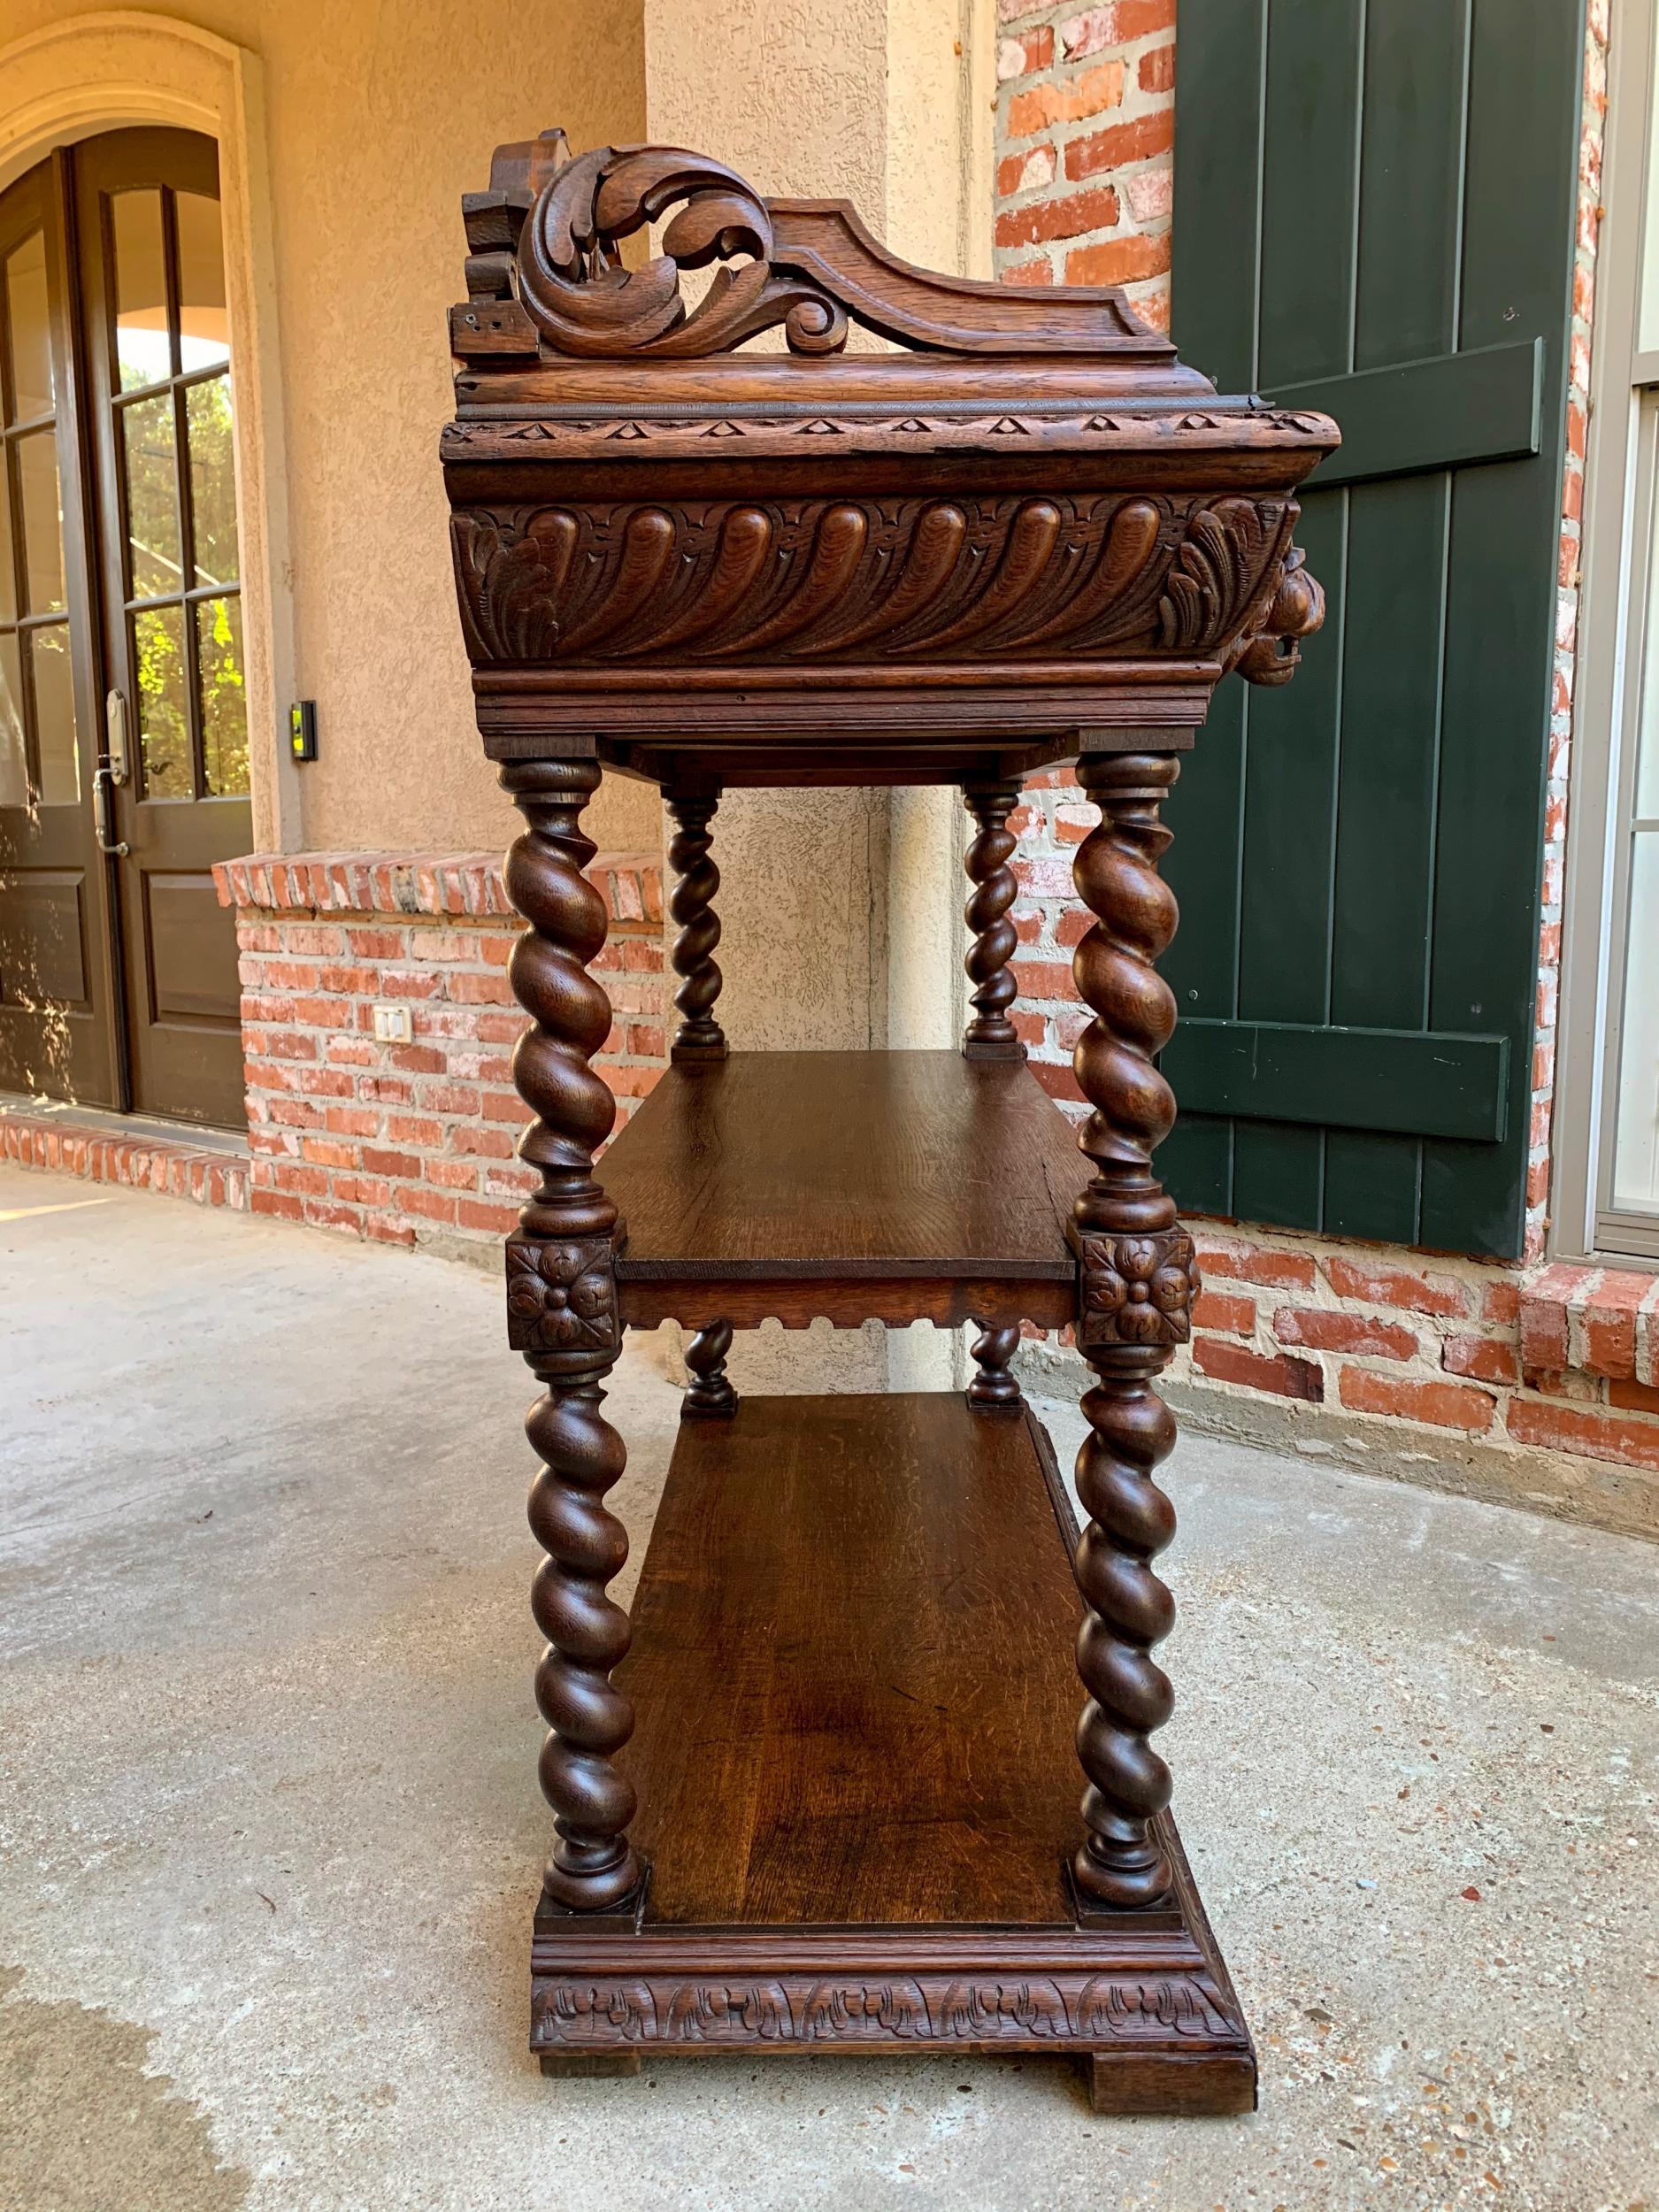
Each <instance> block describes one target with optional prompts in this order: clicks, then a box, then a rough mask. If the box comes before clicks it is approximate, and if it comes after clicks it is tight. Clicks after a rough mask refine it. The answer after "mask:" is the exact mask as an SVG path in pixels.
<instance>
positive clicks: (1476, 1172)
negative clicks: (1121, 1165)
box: [1159, 0, 1584, 1257]
mask: <svg viewBox="0 0 1659 2212" xmlns="http://www.w3.org/2000/svg"><path fill="white" fill-rule="evenodd" d="M1583 36H1584V22H1583V9H1582V6H1581V5H1580V4H1577V0H1505V4H1504V5H1502V6H1486V5H1476V4H1475V0H1389V4H1388V5H1387V6H1386V7H1379V6H1375V5H1372V6H1369V7H1368V6H1367V5H1366V4H1365V0H1181V23H1180V70H1179V88H1178V93H1177V100H1178V109H1177V127H1176V170H1175V219H1174V239H1175V267H1174V296H1173V324H1172V326H1173V331H1174V334H1175V336H1176V338H1177V340H1178V341H1179V344H1180V347H1181V349H1182V352H1183V354H1184V355H1185V357H1186V358H1187V359H1188V360H1189V361H1191V362H1192V363H1193V364H1194V365H1195V366H1196V367H1198V368H1201V369H1203V370H1204V371H1206V372H1207V373H1210V375H1213V376H1214V377H1216V378H1217V380H1218V381H1219V382H1220V384H1221V386H1222V388H1223V389H1224V390H1226V391H1250V390H1259V391H1261V392H1263V393H1264V394H1265V395H1266V396H1268V397H1270V398H1271V399H1272V400H1274V401H1275V402H1276V403H1279V404H1280V405H1287V406H1292V407H1294V406H1299V405H1302V406H1308V407H1314V408H1319V409H1322V410H1325V411H1327V412H1329V413H1330V414H1332V415H1333V416H1335V418H1336V419H1337V421H1338V422H1339V423H1340V426H1341V429H1342V434H1343V441H1344V442H1343V448H1342V450H1341V452H1340V454H1339V455H1338V456H1337V457H1335V459H1334V461H1333V462H1331V463H1327V464H1326V465H1325V466H1324V467H1323V468H1321V469H1320V470H1319V471H1318V472H1317V473H1316V475H1315V476H1314V477H1313V479H1312V480H1311V482H1310V485H1309V486H1308V488H1307V490H1306V491H1305V493H1304V495H1303V518H1302V528H1301V530H1300V532H1299V536H1300V539H1301V541H1302V544H1303V545H1304V546H1305V547H1306V549H1307V553H1308V559H1309V564H1310V567H1311V568H1312V570H1313V572H1314V574H1315V575H1316V576H1317V577H1318V578H1319V579H1320V580H1321V582H1322V583H1323V584H1324V585H1325V589H1326V592H1327V594H1328V597H1329V615H1328V618H1327V620H1326V622H1325V629H1324V631H1323V633H1322V634H1321V635H1320V636H1319V637H1317V638H1316V639H1314V640H1312V641H1310V644H1309V645H1308V646H1307V647H1306V648H1305V649H1304V655H1303V659H1304V666H1303V669H1302V674H1301V676H1300V678H1299V680H1298V681H1297V682H1296V683H1295V684H1294V685H1292V686H1289V687H1286V689H1285V690H1283V691H1276V692H1274V691H1265V692H1254V693H1251V694H1248V695H1247V694H1246V691H1245V687H1243V685H1241V684H1236V683H1235V684H1230V685H1228V686H1225V687H1224V688H1223V690H1222V691H1220V692H1218V693H1217V698H1216V703H1215V706H1214V708H1213V710H1212V711H1211V714H1210V722H1209V725H1208V726H1207V727H1206V729H1205V731H1204V733H1203V734H1202V738H1201V740H1200V747H1201V757H1200V762H1199V765H1198V767H1197V769H1196V770H1195V771H1194V773H1193V774H1192V775H1191V776H1190V777H1189V778H1187V779H1186V780H1184V782H1183V784H1182V786H1181V787H1180V789H1179V792H1178V794H1177V795H1176V799H1175V802H1174V803H1173V804H1172V805H1171V809H1170V816H1171V824H1172V826H1173V827H1174V829H1175V832H1176V841H1175V845H1174V849H1173V850H1172V852H1171V858H1170V862H1169V865H1168V873H1169V875H1170V878H1171V881H1172V882H1173V883H1174V885H1175V886H1176V888H1177V891H1178V895H1179V898H1180V902H1181V908H1182V922H1181V929H1180V933H1179V936H1178V937H1177V939H1176V941H1175V944H1174V947H1173V949H1172V950H1171V955H1170V956H1169V958H1168V959H1167V961H1166V962H1165V963H1164V970H1165V973H1166V974H1167V975H1168V977H1169V979H1170V982H1171V985H1172V986H1173V987H1174V988H1175V990H1176V993H1177V995H1178V997H1179V1002H1180V1007H1181V1013H1182V1017H1183V1027H1182V1029H1181V1031H1180V1032H1179V1033H1178V1036H1177V1039H1176V1041H1175V1043H1174V1044H1173V1045H1172V1046H1171V1051H1170V1055H1169V1073H1170V1077H1171V1081H1172V1082H1173V1083H1174V1085H1175V1087H1176V1090H1177V1092H1178V1094H1179V1096H1180V1098H1181V1100H1182V1118H1181V1122H1180V1125H1179V1126H1178V1128H1177V1130H1176V1131H1175V1133H1174V1134H1173V1135H1172V1136H1171V1139H1170V1141H1169V1143H1168V1145H1167V1147H1166V1148H1164V1150H1163V1151H1161V1152H1160V1154H1159V1165H1160V1171H1161V1172H1162V1173H1163V1174H1164V1176H1165V1178H1166V1179H1167V1180H1168V1181H1169V1183H1170V1184H1171V1187H1172V1188H1173V1189H1174V1190H1175V1192H1176V1193H1177V1194H1178V1196H1179V1200H1180V1202H1181V1203H1182V1204H1183V1206H1185V1207H1187V1208H1189V1209H1191V1210H1195V1211H1202V1212H1207V1213H1218V1214H1223V1215H1232V1216H1234V1217H1237V1218H1240V1219H1244V1220H1252V1221H1261V1222H1267V1223H1274V1224H1279V1225H1284V1226H1286V1227H1293V1228H1303V1229H1311V1230H1317V1231H1323V1232H1325V1233H1328V1234H1333V1235H1343V1236H1355V1237H1361V1238H1375V1239H1379V1240H1388V1241H1393V1240H1398V1241H1401V1242H1403V1243H1409V1244H1421V1245H1427V1246H1432V1247H1436V1248H1441V1249H1445V1250H1452V1251H1462V1252H1469V1253H1478V1254H1488V1255H1494V1256H1502V1257H1514V1256H1517V1255H1518V1253H1519V1252H1520V1250H1521V1248H1522V1240H1523V1235H1524V1229H1525V1210H1526V1179H1527V1167H1528V1153H1529V1149H1530V1146H1531V1119H1532V1036H1533V1020H1534V1005H1535V1000H1536V995H1537V987H1538V985H1537V977H1538V939H1539V921H1540V877H1541V872H1542V851H1543V822H1544V796H1545V776H1546V764H1547V758H1548V726H1549V715H1550V708H1551V676H1552V662H1553V654H1554V649H1555V607H1556V562H1557V546H1558V541H1559V535H1560V514H1561V483H1562V464H1563V441H1564V417H1565V384H1566V378H1565V365H1566V348H1567V331H1568V318H1569V309H1570V296H1571V275H1572V257H1573V247H1574V218H1575V197H1576V189H1577V174H1578V104H1579V88H1580V84H1581V81H1582V78H1583Z"/></svg>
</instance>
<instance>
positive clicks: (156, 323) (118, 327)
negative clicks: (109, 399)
mask: <svg viewBox="0 0 1659 2212" xmlns="http://www.w3.org/2000/svg"><path fill="white" fill-rule="evenodd" d="M110 230H111V237H112V239H113V241H114V245H115V359H116V365H117V367H118V369H119V372H120V380H121V389H122V390H123V391H124V392H131V391H134V390H136V389H137V388H138V387H139V386H140V385H141V384H157V383H159V382H160V381H161V380H162V378H163V377H165V376H171V375H172V373H173V345H172V341H171V340H170V338H169V336H168V334H167V276H166V258H165V248H164V246H163V243H162V230H161V195H160V193H159V192H156V191H145V192H116V193H113V194H111V198H110Z"/></svg>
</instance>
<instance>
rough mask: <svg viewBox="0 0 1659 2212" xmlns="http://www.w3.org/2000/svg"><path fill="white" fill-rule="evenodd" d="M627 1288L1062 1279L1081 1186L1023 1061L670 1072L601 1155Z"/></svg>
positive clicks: (888, 1056)
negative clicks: (662, 1283)
mask: <svg viewBox="0 0 1659 2212" xmlns="http://www.w3.org/2000/svg"><path fill="white" fill-rule="evenodd" d="M600 1172H601V1175H602V1178H603V1182H604V1186H605V1188H606V1190H607V1192H608V1193H609V1194H610V1195H611V1197H612V1198H613V1199H614V1200H615V1201H616V1202H617V1205H618V1209H619V1210H620V1211H621V1213H622V1216H623V1217H624V1219H625V1220H626V1224H627V1243H626V1247H625V1248H624V1249H623V1251H622V1252H621V1254H620V1255H619V1256H618V1266H617V1275H618V1281H620V1282H624V1283H626V1282H630V1281H649V1280H653V1279H672V1278H680V1279H698V1278H715V1277H718V1278H723V1279H727V1278H729V1279H733V1280H739V1281H741V1280H743V1279H750V1278H765V1279H787V1278H790V1277H795V1278H808V1277H815V1276H816V1277H823V1278H826V1279H834V1278H838V1277H840V1278H845V1277H847V1276H849V1275H857V1274H863V1275H866V1276H869V1277H872V1278H881V1277H895V1276H896V1277H902V1276H906V1275H915V1276H941V1275H942V1276H949V1277H954V1278H957V1279H961V1278H968V1277H982V1278H987V1279H995V1278H1002V1279H1007V1280H1018V1279H1031V1280H1034V1281H1046V1282H1068V1281H1070V1280H1071V1277H1072V1275H1073V1274H1074V1272H1075V1268H1076V1262H1075V1260H1074V1259H1073V1257H1072V1256H1071V1253H1070V1251H1069V1250H1068V1248H1067V1245H1066V1225H1067V1223H1068V1222H1069V1221H1070V1219H1071V1208H1072V1204H1073V1202H1074V1200H1075V1199H1076V1197H1077V1195H1078V1194H1079V1192H1080V1191H1081V1190H1082V1188H1083V1187H1084V1186H1085V1184H1086V1183H1087V1179H1088V1172H1087V1162H1086V1161H1085V1160H1084V1159H1083V1157H1082V1156H1081V1154H1080V1153H1079V1150H1078V1148H1077V1140H1076V1136H1075V1134H1074V1133H1073V1131H1072V1128H1071V1124H1070V1123H1069V1122H1068V1121H1067V1120H1066V1118H1065V1116H1064V1114H1063V1113H1062V1112H1061V1111H1060V1109H1059V1108H1058V1107H1057V1106H1056V1104H1055V1102H1054V1101H1053V1100H1052V1099H1051V1098H1049V1097H1048V1094H1047V1093H1046V1092H1045V1091H1044V1090H1042V1089H1041V1087H1040V1086H1039V1084H1038V1082H1037V1080H1036V1078H1035V1077H1034V1076H1033V1075H1032V1074H1031V1073H1030V1072H1029V1071H1028V1070H1027V1069H1026V1068H1025V1067H1023V1066H1021V1065H1019V1064H1018V1063H1009V1062H995V1061H992V1062H985V1061H979V1062H974V1061H968V1060H964V1058H963V1057H962V1056H961V1055H960V1054H959V1053H956V1052H948V1051H939V1052H870V1053H864V1052H738V1053H733V1055H732V1056H730V1057H729V1058H728V1059H726V1060H725V1061H723V1062H718V1063H716V1064H710V1065H701V1066H700V1065H689V1066H685V1065H682V1066H678V1067H671V1068H670V1069H668V1071H667V1072H666V1073H665V1074H664V1077H663V1079H662V1080H661V1081H660V1082H659V1083H658V1085H657V1088H656V1089H655V1090H654V1091H653V1092H652V1093H651V1094H650V1096H649V1098H648V1099H647V1100H646V1101H645V1102H644V1103H643V1105H641V1108H640V1109H639V1111H638V1112H637V1113H636V1114H635V1115H634V1118H633V1119H632V1120H631V1121H630V1122H629V1124H628V1125H627V1127H626V1129H625V1130H623V1132H622V1133H621V1134H620V1135H619V1136H618V1139H617V1141H616V1142H615V1144H614V1145H613V1146H612V1147H611V1150H610V1151H609V1152H608V1153H607V1154H606V1156H605V1158H604V1162H603V1166H602V1168H601V1171H600Z"/></svg>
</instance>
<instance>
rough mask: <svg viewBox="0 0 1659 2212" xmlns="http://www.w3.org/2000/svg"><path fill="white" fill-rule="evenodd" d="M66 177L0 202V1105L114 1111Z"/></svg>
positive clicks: (23, 182) (107, 897) (116, 1056)
mask: <svg viewBox="0 0 1659 2212" xmlns="http://www.w3.org/2000/svg"><path fill="white" fill-rule="evenodd" d="M64 208H65V161H64V158H63V157H61V156H58V157H54V159H53V160H51V161H48V162H42V164H41V165H40V166H39V167H38V168H35V169H32V170H31V171H30V172H29V173H27V176H24V177H21V178H19V180H18V181H17V182H16V183H15V184H13V185H12V187H11V188H9V189H8V190H7V191H6V192H5V193H4V194H0V1089H4V1090H11V1091H24V1092H31V1093H42V1092H43V1093H46V1094H49V1095H50V1096H52V1097H57V1098H79V1099H84V1100H87V1101H88V1102H91V1103H93V1104H96V1105H101V1106H114V1105H119V1104H120V1103H122V1102H123V1099H122V1089H121V1055H120V1049H119V992H118V986H117V979H116V976H115V972H114V964H113V962H112V960H111V952H110V947H111V922H112V915H111V892H112V886H111V883H110V881H109V879H108V871H107V866H106V864H105V862H104V860H103V859H102V858H101V856H100V855H99V852H98V843H97V836H96V826H95V823H94V818H93V811H92V795H93V785H94V776H95V772H96V766H97V737H98V714H99V698H100V687H99V683H98V677H97V670H96V641H95V636H94V627H95V626H94V618H93V607H94V600H93V593H92V580H91V573H90V569H89V565H88V546H87V541H86V534H85V530H84V527H83V513H84V502H83V491H84V484H83V473H82V469H81V435H80V432H81V409H80V405H79V396H80V395H79V387H78V381H77V363H76V358H75V349H74V346H73V342H72V328H73V317H72V313H71V304H72V303H71V301H70V298H69V296H68V291H69V285H70V281H71V280H70V275H69V255H68V248H69V241H68V240H67V238H66V237H65V229H64Z"/></svg>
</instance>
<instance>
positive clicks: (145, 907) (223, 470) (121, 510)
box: [74, 130, 252, 1125]
mask: <svg viewBox="0 0 1659 2212" xmlns="http://www.w3.org/2000/svg"><path fill="white" fill-rule="evenodd" d="M74 165H75V180H74V181H75V201H76V209H77V231H78V236H79V242H80V260H81V272H80V274H81V306H82V312H83V317H84V330H85V353H86V365H87V366H86V384H87V393H88V435H89V439H90V442H91V448H92V452H93V457H94V475H95V481H96V510H97V525H98V528H97V538H98V545H99V569H100V580H101V585H102V603H103V619H102V626H101V645H102V651H103V659H104V688H105V695H106V697H105V704H104V737H105V742H106V747H107V753H108V769H109V792H108V804H109V812H110V818H111V826H112V828H113V837H112V839H111V842H113V843H114V844H115V845H116V846H117V848H118V854H117V857H116V859H115V861H114V867H115V872H116V878H117V887H118V895H119V920H120V929H119V938H120V947H119V949H120V961H121V968H122V974H123V979H124V984H125V998H126V1010H127V1056H128V1064H129V1068H130V1101H131V1103H132V1104H133V1106H134V1107H135V1108H137V1109H139V1110H142V1111H144V1112H149V1113H154V1114H165V1115H171V1116H176V1117H180V1118H186V1119H190V1120H196V1121H207V1122H219V1123H223V1124H227V1125H240V1124H241V1122H242V1118H243V1082H242V1030H241V1018H240V1004H239V994H238V985H237V973H236V939H235V931H234V925H233V922H232V918H231V917H230V916H228V915H227V913H225V911H224V910H222V909H221V908H220V907H219V903H218V901H217V899H216V898H215V895H214V891H213V879H212V873H211V871H212V866H213V863H214V862H215V861H217V860H225V859H229V858H231V857H232V856H234V855H236V854H238V853H244V852H246V851H247V850H248V847H249V843H250V838H251V834H252V820H251V813H250V806H249V801H248V716H247V702H246V694H245V689H244V684H243V668H244V662H243V655H242V598H241V592H240V586H239V575H240V567H239V559H238V551H237V526H236V484H235V472H234V461H233V455H232V440H231V424H232V407H233V404H234V399H233V383H232V373H231V372H232V364H231V360H230V348H229V330H228V323H227V310H226V296H225V262H224V251H223V245H222V241H221V235H220V227H219V166H218V150H217V149H216V147H215V146H214V144H213V142H212V141H211V139H206V138H201V137H197V136H196V135H195V134H192V133H188V132H183V131H165V130H131V131H115V132H111V133H109V134H106V135H104V136H102V137H98V138H94V139H88V140H87V141H85V142H83V143H82V144H81V146H79V147H78V148H77V149H76V150H75V164H74Z"/></svg>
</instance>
